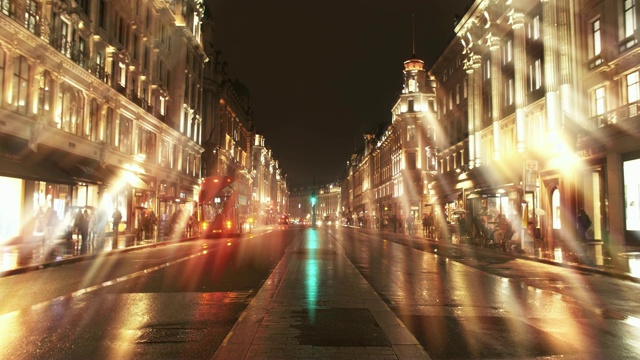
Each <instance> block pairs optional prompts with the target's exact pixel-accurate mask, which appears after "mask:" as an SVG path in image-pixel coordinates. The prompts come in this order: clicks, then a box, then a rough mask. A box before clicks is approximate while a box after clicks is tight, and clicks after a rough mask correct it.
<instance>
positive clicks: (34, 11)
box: [24, 0, 40, 34]
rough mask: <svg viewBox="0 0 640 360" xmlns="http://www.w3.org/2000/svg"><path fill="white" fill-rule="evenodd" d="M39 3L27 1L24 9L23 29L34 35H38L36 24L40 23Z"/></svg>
mask: <svg viewBox="0 0 640 360" xmlns="http://www.w3.org/2000/svg"><path fill="white" fill-rule="evenodd" d="M39 7H40V2H39V1H35V0H27V2H26V9H25V14H24V25H25V27H26V28H27V29H28V30H29V31H31V32H32V33H34V34H38V33H37V30H38V27H37V26H38V23H39V21H40V16H39V15H38V13H39V12H40V11H39V10H40V9H39Z"/></svg>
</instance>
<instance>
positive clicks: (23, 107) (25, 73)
mask: <svg viewBox="0 0 640 360" xmlns="http://www.w3.org/2000/svg"><path fill="white" fill-rule="evenodd" d="M30 69H31V66H30V65H29V63H28V62H27V58H25V57H24V56H22V55H20V56H19V57H17V58H16V59H15V60H14V63H13V92H12V94H11V100H12V105H13V108H14V109H15V110H17V112H18V113H19V114H23V115H26V114H27V103H28V101H29V98H28V97H29V93H30V91H29V71H30Z"/></svg>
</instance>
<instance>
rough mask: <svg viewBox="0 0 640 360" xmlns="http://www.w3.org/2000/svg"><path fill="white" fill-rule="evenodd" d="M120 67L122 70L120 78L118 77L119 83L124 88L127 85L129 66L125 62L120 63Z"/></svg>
mask: <svg viewBox="0 0 640 360" xmlns="http://www.w3.org/2000/svg"><path fill="white" fill-rule="evenodd" d="M118 67H119V69H120V71H119V73H120V76H119V77H118V83H119V84H120V85H122V86H126V85H127V64H125V63H123V62H119V63H118Z"/></svg>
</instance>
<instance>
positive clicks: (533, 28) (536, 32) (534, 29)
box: [529, 15, 540, 40]
mask: <svg viewBox="0 0 640 360" xmlns="http://www.w3.org/2000/svg"><path fill="white" fill-rule="evenodd" d="M529 37H530V38H531V39H533V40H538V39H539V38H540V15H536V16H535V17H534V18H533V19H532V20H531V24H530V27H529Z"/></svg>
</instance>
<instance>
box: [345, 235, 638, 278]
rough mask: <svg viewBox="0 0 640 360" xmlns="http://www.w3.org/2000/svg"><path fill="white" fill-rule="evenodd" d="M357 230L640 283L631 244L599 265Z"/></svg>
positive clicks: (557, 253) (564, 255)
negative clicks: (484, 252) (483, 252)
mask: <svg viewBox="0 0 640 360" xmlns="http://www.w3.org/2000/svg"><path fill="white" fill-rule="evenodd" d="M354 228H356V229H360V230H364V231H369V232H372V233H373V232H375V233H379V234H387V235H394V236H398V237H402V238H405V239H413V240H421V241H425V242H428V243H429V244H431V245H434V246H444V247H454V248H456V247H457V248H466V249H474V250H476V251H486V252H488V253H497V254H501V255H507V256H511V257H514V258H518V259H523V260H530V261H537V262H541V263H545V264H550V265H555V266H562V267H566V268H571V269H575V270H581V271H589V272H593V273H599V274H602V275H607V276H611V277H615V278H619V279H623V280H628V281H632V282H635V283H640V247H633V246H621V247H617V248H612V249H610V252H611V253H612V254H614V257H615V259H611V258H605V259H604V261H603V264H602V265H590V264H586V263H580V262H579V260H580V257H579V256H578V255H577V254H575V253H571V252H566V251H565V252H563V250H562V249H561V248H556V249H553V250H552V251H548V252H541V251H540V252H524V253H514V252H509V253H505V252H503V251H502V250H500V249H498V248H489V247H481V246H477V245H473V244H467V243H460V242H459V241H457V240H455V239H454V240H448V241H447V240H437V239H433V238H427V237H424V236H421V235H420V234H414V235H409V234H405V233H397V232H393V231H389V230H378V229H367V228H358V227H354ZM583 255H584V256H583V257H584V258H587V257H588V256H595V255H594V254H591V253H590V251H589V250H588V249H587V250H585V252H584V254H583ZM592 260H593V259H589V262H590V263H592V264H595V263H596V262H595V261H592Z"/></svg>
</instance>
